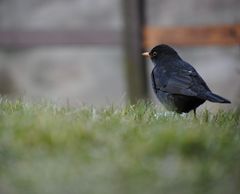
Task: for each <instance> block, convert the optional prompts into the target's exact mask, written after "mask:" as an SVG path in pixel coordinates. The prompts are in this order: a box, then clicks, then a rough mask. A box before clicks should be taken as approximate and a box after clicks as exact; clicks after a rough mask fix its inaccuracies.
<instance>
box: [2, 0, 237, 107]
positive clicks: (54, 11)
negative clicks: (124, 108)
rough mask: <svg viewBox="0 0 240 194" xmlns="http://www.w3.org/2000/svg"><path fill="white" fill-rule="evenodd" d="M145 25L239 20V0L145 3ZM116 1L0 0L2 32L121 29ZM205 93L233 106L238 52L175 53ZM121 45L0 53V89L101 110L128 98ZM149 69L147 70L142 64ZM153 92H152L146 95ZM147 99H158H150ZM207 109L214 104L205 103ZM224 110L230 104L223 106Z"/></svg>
mask: <svg viewBox="0 0 240 194" xmlns="http://www.w3.org/2000/svg"><path fill="white" fill-rule="evenodd" d="M146 2H147V6H146V11H147V20H148V23H149V24H150V25H159V26H162V25H165V26H166V25H204V24H209V25H214V24H222V23H225V24H232V23H236V22H239V21H240V12H239V7H240V1H239V0H203V1H199V0H147V1H146ZM121 14H122V11H121V0H101V1H89V0H41V1H39V0H0V29H2V30H74V29H85V30H87V29H88V30H96V29H100V30H101V29H104V30H106V29H114V30H118V31H121V30H122V28H123V21H122V16H121ZM177 50H178V52H179V54H180V55H181V56H182V57H183V58H184V59H185V60H186V61H188V62H190V63H192V64H193V65H194V66H195V67H196V69H197V70H198V71H199V72H200V74H201V75H202V76H203V78H204V79H206V81H207V83H208V84H209V86H210V88H211V89H212V90H213V91H214V92H216V93H218V94H220V95H223V96H224V97H226V98H229V99H230V100H232V101H233V105H232V106H234V105H236V104H239V103H240V102H239V93H240V91H239V90H240V87H239V84H240V76H239V72H240V65H239V63H240V50H239V48H238V47H224V48H223V47H221V48H220V47H199V48H186V47H184V48H183V47H181V48H177ZM123 63H124V61H123V52H122V48H121V45H119V46H114V47H113V46H111V47H110V46H101V47H100V46H81V45H79V47H78V46H74V47H70V46H58V47H57V46H56V47H53V46H51V47H44V46H41V47H35V48H29V49H20V50H19V49H13V50H6V49H4V48H1V49H0V77H1V79H0V81H1V83H0V90H1V91H0V92H1V93H3V94H5V93H10V94H12V95H20V96H25V97H26V98H32V97H33V98H42V97H46V98H50V99H53V100H55V101H58V102H61V103H65V102H68V103H71V104H73V105H80V104H82V103H87V104H93V105H96V106H102V105H107V104H112V103H114V104H118V105H119V104H123V103H124V102H125V101H126V83H125V76H124V68H123V67H124V65H123ZM148 66H149V71H150V70H151V68H152V65H151V64H148ZM151 94H153V93H152V91H151ZM152 97H153V99H154V100H155V101H156V98H155V97H154V95H152ZM206 106H211V107H213V108H215V107H217V106H214V105H213V104H210V103H209V104H206ZM221 107H229V106H225V105H224V106H221Z"/></svg>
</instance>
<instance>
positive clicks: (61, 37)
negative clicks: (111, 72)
mask: <svg viewBox="0 0 240 194" xmlns="http://www.w3.org/2000/svg"><path fill="white" fill-rule="evenodd" d="M121 42H122V39H121V32H118V31H111V30H106V31H103V30H101V31H92V30H91V31H90V30H88V31H86V30H85V31H84V30H80V31H77V30H75V31H3V30H0V47H13V48H23V47H34V46H55V45H73V46H74V45H77V46H79V45H119V44H121Z"/></svg>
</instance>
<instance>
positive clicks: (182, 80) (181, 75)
mask: <svg viewBox="0 0 240 194" xmlns="http://www.w3.org/2000/svg"><path fill="white" fill-rule="evenodd" d="M197 77H198V74H197V72H196V71H194V70H184V69H183V70H178V71H171V72H169V71H168V72H167V71H166V72H164V71H161V70H160V69H158V68H154V69H153V72H152V82H153V87H154V90H155V91H156V90H161V91H164V92H168V93H170V94H181V95H186V96H197V95H198V89H196V88H195V87H193V86H194V84H195V83H196V82H198V81H197ZM200 87H201V85H200Z"/></svg>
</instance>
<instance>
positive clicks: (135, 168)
mask: <svg viewBox="0 0 240 194" xmlns="http://www.w3.org/2000/svg"><path fill="white" fill-rule="evenodd" d="M0 193H1V194H155V193H156V194H226V193H228V194H239V193H240V111H239V110H237V109H236V110H232V111H228V112H225V111H219V112H217V113H210V112H208V111H207V110H205V111H202V112H198V118H197V119H194V117H193V114H188V115H178V114H173V113H170V112H165V110H163V109H160V108H157V107H155V106H154V105H153V104H151V103H144V102H140V103H138V104H137V105H134V106H131V105H127V106H125V107H114V106H109V107H106V108H103V109H94V108H93V107H88V106H81V107H77V108H72V107H59V106H56V105H54V104H52V103H47V102H42V103H24V102H21V101H14V102H11V101H8V100H6V99H1V101H0Z"/></svg>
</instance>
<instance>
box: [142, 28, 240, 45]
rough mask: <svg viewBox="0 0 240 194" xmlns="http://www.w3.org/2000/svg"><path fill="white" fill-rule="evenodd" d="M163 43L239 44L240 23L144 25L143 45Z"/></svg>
mask: <svg viewBox="0 0 240 194" xmlns="http://www.w3.org/2000/svg"><path fill="white" fill-rule="evenodd" d="M160 43H164V44H170V45H179V46H201V45H219V46H226V45H229V46H230V45H239V44H240V24H235V25H220V26H196V27H181V26H179V27H149V26H147V27H145V29H144V46H145V47H150V48H151V47H153V46H155V45H157V44H160Z"/></svg>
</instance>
